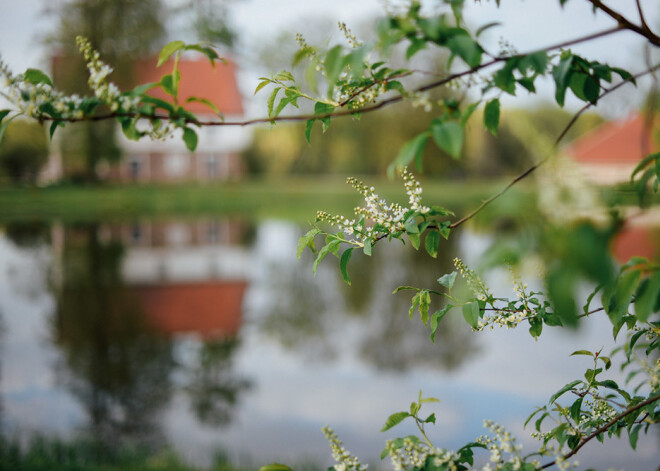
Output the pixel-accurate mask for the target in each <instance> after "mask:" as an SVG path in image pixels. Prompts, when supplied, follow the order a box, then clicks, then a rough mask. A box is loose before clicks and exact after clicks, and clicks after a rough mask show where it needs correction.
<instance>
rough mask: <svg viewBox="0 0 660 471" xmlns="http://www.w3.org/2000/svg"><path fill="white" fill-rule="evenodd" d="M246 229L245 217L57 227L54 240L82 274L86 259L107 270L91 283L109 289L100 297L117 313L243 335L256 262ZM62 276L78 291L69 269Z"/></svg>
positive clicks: (161, 327)
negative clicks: (252, 265) (244, 310)
mask: <svg viewBox="0 0 660 471" xmlns="http://www.w3.org/2000/svg"><path fill="white" fill-rule="evenodd" d="M245 233H246V227H245V225H244V224H242V223H240V222H238V221H213V220H198V221H191V222H153V223H152V222H141V223H137V224H131V225H113V226H110V225H107V226H102V227H98V228H97V227H94V226H90V227H84V228H82V230H81V229H76V228H67V229H63V228H61V227H55V228H54V229H53V247H54V248H55V250H56V251H57V252H58V253H59V257H62V259H61V262H64V261H65V260H64V258H66V259H67V260H68V262H67V263H66V266H67V267H71V268H75V269H76V273H77V272H78V270H80V263H83V265H84V266H85V267H88V268H89V273H92V274H94V273H96V271H94V270H93V269H92V268H98V267H102V268H103V270H105V271H104V272H103V274H102V275H99V277H98V280H95V281H94V283H92V285H94V286H95V287H96V289H97V291H98V292H103V293H104V294H103V296H99V297H98V303H100V304H104V309H106V310H107V311H108V312H112V313H116V314H112V315H111V317H112V316H115V315H117V316H121V315H125V314H126V313H132V314H131V315H133V316H134V315H135V314H140V318H143V319H144V320H145V321H146V325H147V326H150V327H151V328H153V329H154V330H156V331H159V332H162V333H165V334H168V335H173V334H191V333H192V334H195V335H197V336H199V337H202V338H204V339H213V338H219V337H233V336H236V335H237V334H238V331H239V328H240V326H241V324H242V303H243V296H244V293H245V290H246V289H247V286H248V282H247V268H248V267H249V266H250V260H249V252H248V251H247V249H246V248H244V247H242V246H241V245H240V244H241V242H242V241H243V239H244V237H245ZM90 249H93V250H90ZM118 249H119V250H118ZM110 256H112V260H110V258H109V257H110ZM109 261H112V263H111V264H110V265H109ZM60 265H63V263H60ZM106 272H107V273H106ZM55 275H56V276H55V279H56V280H59V283H58V282H57V281H56V283H57V284H59V285H60V287H61V289H62V290H64V289H65V288H66V289H69V291H71V286H70V283H69V285H66V283H63V282H62V280H64V279H66V278H70V276H69V275H66V274H63V273H59V274H58V273H56V274H55ZM57 275H59V276H57ZM65 275H66V276H65ZM81 279H82V280H83V281H85V283H83V284H82V285H81V286H80V287H79V289H80V290H87V289H88V286H87V285H88V281H89V280H87V279H86V277H82V278H81ZM106 283H110V284H108V285H107V286H106ZM76 289H78V288H76ZM85 292H86V291H85ZM113 318H114V317H113Z"/></svg>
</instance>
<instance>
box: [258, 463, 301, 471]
mask: <svg viewBox="0 0 660 471" xmlns="http://www.w3.org/2000/svg"><path fill="white" fill-rule="evenodd" d="M259 471H293V469H291V468H289V467H288V466H287V465H285V464H280V463H271V464H269V465H266V466H262V467H261V468H259Z"/></svg>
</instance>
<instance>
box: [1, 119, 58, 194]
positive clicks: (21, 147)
mask: <svg viewBox="0 0 660 471" xmlns="http://www.w3.org/2000/svg"><path fill="white" fill-rule="evenodd" d="M47 159H48V138H47V137H46V133H45V131H44V129H43V127H42V126H41V125H40V124H38V123H36V122H34V121H26V120H14V121H12V122H11V123H9V125H8V126H7V129H6V131H5V134H4V137H3V142H2V147H0V166H1V167H2V170H3V171H4V173H5V174H6V176H7V177H8V178H9V179H10V180H11V182H12V183H14V184H16V183H29V184H34V183H35V182H36V181H37V177H38V175H39V171H40V170H41V168H42V167H43V166H44V164H45V163H46V160H47Z"/></svg>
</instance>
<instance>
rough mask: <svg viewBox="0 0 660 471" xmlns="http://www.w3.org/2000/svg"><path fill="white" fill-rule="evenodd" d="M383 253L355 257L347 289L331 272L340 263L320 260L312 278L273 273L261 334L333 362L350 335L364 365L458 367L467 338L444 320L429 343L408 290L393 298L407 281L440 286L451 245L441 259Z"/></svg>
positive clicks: (396, 250) (404, 251)
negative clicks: (413, 312) (412, 312)
mask: <svg viewBox="0 0 660 471" xmlns="http://www.w3.org/2000/svg"><path fill="white" fill-rule="evenodd" d="M388 249H391V250H378V248H376V250H375V251H374V256H372V257H370V258H367V257H364V256H361V254H358V253H356V254H355V255H354V256H353V258H352V259H351V263H350V265H349V273H350V274H351V280H352V281H353V284H352V286H350V287H348V286H345V285H343V284H341V281H340V280H339V276H338V274H337V270H336V268H337V267H332V266H331V265H332V263H333V262H334V263H335V264H336V263H337V260H336V259H333V257H327V259H326V260H324V261H323V262H322V264H321V266H320V267H319V271H318V273H317V276H316V277H315V278H314V277H311V276H310V274H309V273H305V272H304V271H303V270H300V269H299V267H298V266H297V265H296V266H294V265H291V266H289V265H287V266H280V265H277V266H273V267H271V270H272V271H273V275H272V276H268V277H267V278H268V279H269V280H270V283H271V286H270V288H271V289H270V293H271V296H270V297H269V299H268V304H267V306H268V311H267V314H266V316H265V317H264V319H263V321H262V325H261V327H262V329H263V330H264V331H265V332H266V333H267V334H268V335H270V336H272V337H274V338H276V339H277V340H278V341H279V342H280V343H281V344H282V345H283V346H285V347H286V348H289V349H295V350H303V349H304V350H305V355H306V356H307V357H310V356H313V357H322V358H324V359H328V358H332V357H334V356H335V355H337V354H338V353H339V351H338V348H340V347H338V346H339V345H344V342H342V341H341V340H342V339H343V338H345V337H346V336H347V335H349V336H350V337H351V338H356V339H357V340H356V343H357V344H358V345H359V347H358V348H359V355H360V356H361V357H362V359H363V360H365V361H366V362H367V363H369V364H371V365H373V366H375V367H376V368H378V369H383V370H403V369H405V368H408V367H411V366H415V365H425V366H433V367H436V368H437V367H440V368H444V369H454V368H456V367H458V366H459V365H460V362H461V361H462V360H464V359H465V358H467V356H468V355H469V353H470V352H472V351H475V350H476V349H475V347H474V345H473V344H472V340H471V339H472V337H470V336H469V335H467V334H468V332H467V331H466V330H461V329H459V328H458V325H457V324H456V323H454V322H452V321H451V320H450V319H445V321H443V324H442V328H441V329H439V330H438V332H437V335H436V340H435V344H432V343H430V342H429V341H428V336H429V331H428V329H427V328H424V326H423V325H422V324H421V322H420V321H419V319H418V318H417V319H413V320H412V321H411V320H410V319H409V318H408V315H407V313H408V309H409V308H410V298H411V294H410V292H407V293H401V294H397V295H394V296H392V295H391V292H392V291H393V290H394V288H396V287H397V286H399V285H400V284H403V283H404V280H406V282H405V284H412V285H413V286H418V287H426V288H433V287H434V285H436V286H437V283H436V282H435V280H436V279H437V278H438V277H439V276H440V275H442V274H444V273H448V272H451V271H452V267H451V254H452V253H454V252H455V250H453V244H451V243H450V242H444V244H443V246H442V247H441V251H440V255H439V259H432V258H430V257H429V256H428V255H426V254H425V253H422V252H416V251H414V250H412V249H411V248H410V247H402V246H401V247H396V246H391V247H388ZM306 261H307V262H309V263H308V264H307V266H308V267H309V265H310V264H311V262H310V260H306ZM303 263H304V262H303ZM326 268H327V270H326ZM275 273H276V275H275ZM439 307H440V305H439V304H434V305H432V308H433V309H438V308H439Z"/></svg>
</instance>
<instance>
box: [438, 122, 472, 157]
mask: <svg viewBox="0 0 660 471" xmlns="http://www.w3.org/2000/svg"><path fill="white" fill-rule="evenodd" d="M431 133H432V134H433V140H434V141H435V143H436V144H437V145H438V147H439V148H440V149H442V150H444V151H445V152H447V153H448V154H449V155H451V156H452V157H453V158H454V159H460V157H461V150H462V149H463V134H464V133H463V128H462V127H461V125H460V124H458V123H456V122H453V121H447V122H444V123H443V122H434V123H433V124H431Z"/></svg>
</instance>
